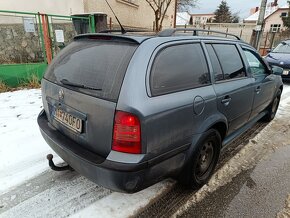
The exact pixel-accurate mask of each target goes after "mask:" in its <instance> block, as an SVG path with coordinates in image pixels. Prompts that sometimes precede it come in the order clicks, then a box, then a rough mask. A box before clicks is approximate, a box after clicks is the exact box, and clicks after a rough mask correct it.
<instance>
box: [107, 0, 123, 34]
mask: <svg viewBox="0 0 290 218" xmlns="http://www.w3.org/2000/svg"><path fill="white" fill-rule="evenodd" d="M105 1H106V2H107V5H108V6H109V8H110V9H111V11H112V12H113V14H114V16H115V18H116V20H117V22H118V23H119V25H120V27H121V32H122V34H125V33H126V30H125V29H124V27H123V26H122V24H121V22H120V21H119V19H118V17H117V16H116V14H115V12H114V11H113V9H112V7H111V5H110V4H109V2H108V1H107V0H105Z"/></svg>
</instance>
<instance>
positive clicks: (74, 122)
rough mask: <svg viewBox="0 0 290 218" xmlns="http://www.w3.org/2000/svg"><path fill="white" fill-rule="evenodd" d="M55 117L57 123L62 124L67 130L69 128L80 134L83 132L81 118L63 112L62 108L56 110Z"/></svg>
mask: <svg viewBox="0 0 290 218" xmlns="http://www.w3.org/2000/svg"><path fill="white" fill-rule="evenodd" d="M54 117H55V119H56V120H57V121H59V122H60V123H62V124H63V125H64V126H66V127H67V128H69V129H71V130H73V131H76V132H79V133H81V132H82V120H81V119H80V118H77V117H75V116H73V115H71V114H69V113H67V112H65V111H63V110H61V109H60V108H57V109H56V110H55V114H54Z"/></svg>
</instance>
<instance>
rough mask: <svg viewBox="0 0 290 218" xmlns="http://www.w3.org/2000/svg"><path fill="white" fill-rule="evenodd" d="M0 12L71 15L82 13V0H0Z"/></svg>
mask: <svg viewBox="0 0 290 218" xmlns="http://www.w3.org/2000/svg"><path fill="white" fill-rule="evenodd" d="M0 8H1V10H12V11H25V12H40V13H46V14H61V15H71V14H76V13H83V12H84V7H83V1H82V0H41V1H40V0H25V1H23V0H19V1H11V0H0Z"/></svg>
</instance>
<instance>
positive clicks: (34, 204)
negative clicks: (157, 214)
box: [0, 89, 172, 217]
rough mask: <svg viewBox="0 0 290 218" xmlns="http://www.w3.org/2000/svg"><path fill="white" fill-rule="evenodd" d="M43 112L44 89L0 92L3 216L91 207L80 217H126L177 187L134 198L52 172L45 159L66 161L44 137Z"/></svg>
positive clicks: (70, 174) (150, 190)
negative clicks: (49, 156) (40, 116)
mask: <svg viewBox="0 0 290 218" xmlns="http://www.w3.org/2000/svg"><path fill="white" fill-rule="evenodd" d="M41 110H42V100H41V91H40V90H39V89H31V90H21V91H15V92H7V93H2V94H0V111H1V114H0V217H15V216H17V214H18V215H19V216H21V217H31V216H36V217H38V216H39V217H43V215H44V214H45V216H46V217H55V216H58V217H66V216H69V215H72V214H74V213H75V212H77V211H78V210H81V209H84V208H85V207H87V206H89V209H88V210H84V211H83V212H82V211H80V212H78V213H77V214H76V215H75V216H76V217H88V216H90V215H91V216H94V217H95V215H96V214H98V215H97V217H112V216H113V217H126V216H131V215H133V214H134V213H135V212H136V211H137V210H138V209H140V208H142V207H144V206H145V205H146V204H148V202H150V201H151V200H152V199H154V198H155V197H156V196H158V195H160V194H161V193H162V192H163V191H164V189H166V188H168V187H170V186H171V185H172V182H169V181H164V182H162V183H158V184H156V185H155V186H152V187H150V188H148V189H146V190H144V191H142V192H139V193H136V194H133V195H129V194H121V193H112V192H111V191H109V190H107V189H104V188H102V187H99V186H97V185H96V184H94V183H92V182H90V181H88V180H87V179H86V178H84V177H82V176H80V175H79V174H77V173H76V172H67V173H63V172H53V171H51V170H50V169H49V167H48V162H47V160H46V155H47V154H48V153H52V154H54V156H55V157H56V158H54V159H56V161H55V162H56V163H60V162H62V160H61V159H60V158H59V157H58V156H57V155H56V154H55V153H54V152H53V151H52V150H51V149H50V147H49V146H48V145H47V144H46V142H45V141H44V139H43V138H42V136H41V133H40V131H39V128H38V125H37V120H36V119H37V116H38V114H39V112H40V111H41ZM35 181H36V182H35ZM35 193H37V194H35ZM34 195H35V196H34ZM15 202H16V203H15ZM90 205H91V206H90ZM5 207H8V208H10V207H11V209H8V210H5ZM57 208H58V209H57ZM3 211H4V213H1V212H3ZM37 214H38V215H37Z"/></svg>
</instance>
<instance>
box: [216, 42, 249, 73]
mask: <svg viewBox="0 0 290 218" xmlns="http://www.w3.org/2000/svg"><path fill="white" fill-rule="evenodd" d="M213 47H214V50H215V52H216V54H217V56H218V58H219V61H220V63H221V66H222V69H223V72H224V78H225V79H236V78H240V77H245V76H246V75H245V69H244V65H243V62H242V60H241V56H240V54H239V51H238V49H237V47H236V46H235V45H226V44H214V45H213Z"/></svg>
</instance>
